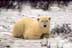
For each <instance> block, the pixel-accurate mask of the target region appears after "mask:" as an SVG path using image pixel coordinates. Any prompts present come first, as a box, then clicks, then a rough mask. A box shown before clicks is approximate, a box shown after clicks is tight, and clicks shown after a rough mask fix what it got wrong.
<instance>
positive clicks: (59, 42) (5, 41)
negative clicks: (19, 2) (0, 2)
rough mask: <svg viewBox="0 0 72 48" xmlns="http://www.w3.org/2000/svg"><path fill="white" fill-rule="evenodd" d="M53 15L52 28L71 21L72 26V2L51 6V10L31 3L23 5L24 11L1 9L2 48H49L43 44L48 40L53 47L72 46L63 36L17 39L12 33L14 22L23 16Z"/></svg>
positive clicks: (0, 42) (0, 36) (0, 33)
mask: <svg viewBox="0 0 72 48" xmlns="http://www.w3.org/2000/svg"><path fill="white" fill-rule="evenodd" d="M44 15H45V16H51V18H52V19H51V29H52V28H53V27H54V26H55V25H57V24H63V23H69V24H71V28H72V3H70V4H69V6H68V7H64V8H59V7H57V6H53V7H51V11H43V10H41V9H34V8H31V6H30V5H29V4H27V5H24V6H23V7H22V11H21V12H18V10H12V9H9V10H8V11H7V10H6V9H1V12H0V40H1V41H0V48H6V46H7V45H9V46H10V48H47V46H45V47H42V46H41V44H45V43H46V41H48V45H49V46H50V47H51V48H57V47H58V48H72V42H70V41H68V39H63V38H62V36H57V37H55V38H52V37H51V38H49V39H48V40H46V39H44V40H24V39H16V38H13V37H12V35H11V31H12V28H13V24H14V23H15V22H16V20H18V19H20V18H22V17H24V16H25V17H33V18H37V17H38V16H44Z"/></svg>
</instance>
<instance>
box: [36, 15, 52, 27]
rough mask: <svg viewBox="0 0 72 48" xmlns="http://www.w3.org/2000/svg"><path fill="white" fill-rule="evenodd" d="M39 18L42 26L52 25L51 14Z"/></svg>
mask: <svg viewBox="0 0 72 48" xmlns="http://www.w3.org/2000/svg"><path fill="white" fill-rule="evenodd" d="M37 20H38V22H39V25H40V26H41V27H42V28H48V27H49V26H50V20H51V17H49V16H40V17H39V18H37Z"/></svg>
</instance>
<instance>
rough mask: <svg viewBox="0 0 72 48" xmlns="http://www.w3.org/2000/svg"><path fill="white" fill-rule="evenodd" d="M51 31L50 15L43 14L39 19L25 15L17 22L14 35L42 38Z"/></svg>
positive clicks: (26, 37)
mask: <svg viewBox="0 0 72 48" xmlns="http://www.w3.org/2000/svg"><path fill="white" fill-rule="evenodd" d="M49 32H50V17H49V16H41V17H39V18H37V19H33V18H29V17H25V18H22V19H20V20H19V21H17V22H16V23H15V25H14V28H13V31H12V35H13V36H14V37H17V38H24V39H40V38H42V37H43V36H44V34H49Z"/></svg>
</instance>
